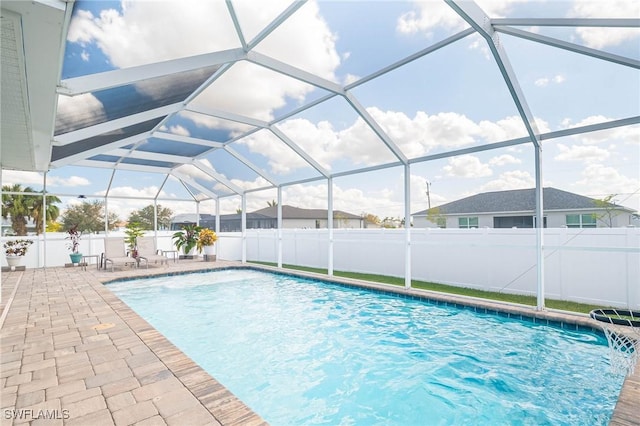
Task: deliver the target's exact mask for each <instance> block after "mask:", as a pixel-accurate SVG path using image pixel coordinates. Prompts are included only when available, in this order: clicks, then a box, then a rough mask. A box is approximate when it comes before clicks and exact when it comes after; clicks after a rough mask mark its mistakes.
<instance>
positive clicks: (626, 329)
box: [589, 309, 640, 376]
mask: <svg viewBox="0 0 640 426" xmlns="http://www.w3.org/2000/svg"><path fill="white" fill-rule="evenodd" d="M589 316H590V317H591V318H593V319H595V320H597V321H600V322H602V324H601V325H602V329H603V330H604V335H605V336H606V338H607V343H608V344H609V354H610V358H611V371H612V373H614V374H623V375H627V376H631V375H632V374H633V372H634V369H635V367H636V365H637V364H638V360H640V311H631V310H623V309H595V310H593V311H591V312H590V313H589Z"/></svg>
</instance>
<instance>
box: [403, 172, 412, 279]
mask: <svg viewBox="0 0 640 426" xmlns="http://www.w3.org/2000/svg"><path fill="white" fill-rule="evenodd" d="M404 231H405V236H406V245H405V255H404V286H405V288H411V166H410V165H409V164H405V165H404Z"/></svg>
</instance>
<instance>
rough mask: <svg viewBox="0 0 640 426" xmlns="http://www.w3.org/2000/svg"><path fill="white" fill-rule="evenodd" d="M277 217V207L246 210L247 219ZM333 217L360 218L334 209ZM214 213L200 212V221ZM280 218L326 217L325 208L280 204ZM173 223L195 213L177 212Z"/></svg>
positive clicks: (190, 218)
mask: <svg viewBox="0 0 640 426" xmlns="http://www.w3.org/2000/svg"><path fill="white" fill-rule="evenodd" d="M240 217H241V215H240V214H239V213H232V214H225V215H220V219H226V220H233V219H240ZM277 217H278V207H265V208H264V209H260V210H256V211H254V212H247V218H248V219H275V218H277ZM333 217H334V218H344V219H361V217H360V216H357V215H355V214H351V213H347V212H343V211H342V210H334V212H333ZM215 218H216V217H215V216H214V215H210V214H203V213H201V214H200V221H203V220H211V221H213V220H215ZM282 218H283V219H326V218H327V210H323V209H301V208H298V207H293V206H286V205H283V206H282ZM172 222H173V223H186V222H191V223H196V215H195V214H193V213H185V214H178V215H176V216H174V217H173V219H172Z"/></svg>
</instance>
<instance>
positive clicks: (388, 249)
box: [247, 228, 640, 309]
mask: <svg viewBox="0 0 640 426" xmlns="http://www.w3.org/2000/svg"><path fill="white" fill-rule="evenodd" d="M333 235H334V269H335V270H341V271H352V272H365V273H374V274H382V275H392V276H399V277H402V276H404V256H405V245H406V243H405V232H404V229H352V230H346V229H340V230H334V232H333ZM276 236H277V231H276V230H250V231H248V232H247V259H248V260H259V261H265V262H276V261H277V239H276ZM544 238H545V248H544V256H545V286H546V295H547V297H549V298H554V299H562V300H573V301H576V302H582V303H593V304H596V305H611V306H620V307H627V306H628V307H632V308H634V309H640V248H639V247H640V229H638V228H601V229H568V228H555V229H545V231H544ZM327 241H328V232H327V230H326V229H320V230H315V229H309V230H283V262H284V263H285V264H296V265H302V266H310V267H318V268H326V267H327V264H328V242H327ZM411 257H412V278H413V279H416V280H422V281H431V282H437V283H443V284H451V285H457V286H462V287H470V288H477V289H484V290H491V291H502V292H508V293H518V294H529V295H532V296H535V294H536V286H537V281H536V263H535V259H536V256H535V230H534V229H488V228H485V229H412V231H411Z"/></svg>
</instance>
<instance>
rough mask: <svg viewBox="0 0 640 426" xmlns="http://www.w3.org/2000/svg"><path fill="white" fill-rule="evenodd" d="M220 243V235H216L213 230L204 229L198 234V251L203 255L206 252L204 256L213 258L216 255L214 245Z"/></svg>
mask: <svg viewBox="0 0 640 426" xmlns="http://www.w3.org/2000/svg"><path fill="white" fill-rule="evenodd" d="M216 241H218V235H216V233H215V232H213V230H211V229H209V228H203V229H201V230H200V233H199V234H198V243H197V247H198V251H199V252H200V253H202V251H203V250H204V254H205V255H207V256H211V255H214V254H215V250H214V248H213V244H214V243H215V242H216Z"/></svg>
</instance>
